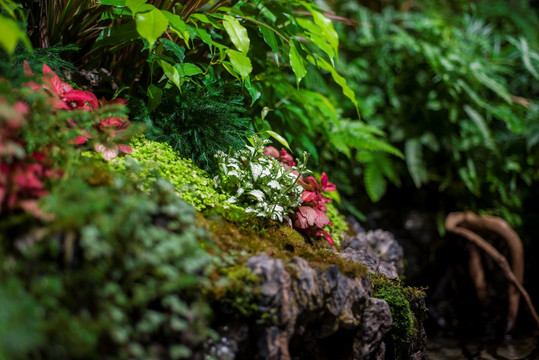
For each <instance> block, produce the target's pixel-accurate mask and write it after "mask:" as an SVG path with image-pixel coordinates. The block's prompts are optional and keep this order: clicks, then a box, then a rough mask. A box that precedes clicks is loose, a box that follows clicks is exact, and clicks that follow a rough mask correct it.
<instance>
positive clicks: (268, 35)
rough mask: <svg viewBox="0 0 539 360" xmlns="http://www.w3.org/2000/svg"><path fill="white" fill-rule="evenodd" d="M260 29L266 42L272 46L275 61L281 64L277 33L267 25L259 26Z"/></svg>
mask: <svg viewBox="0 0 539 360" xmlns="http://www.w3.org/2000/svg"><path fill="white" fill-rule="evenodd" d="M258 30H260V33H261V34H262V38H264V41H265V42H266V44H268V45H269V47H270V48H271V51H272V52H273V58H274V59H275V63H276V64H277V66H279V44H278V42H277V37H276V36H275V33H274V32H273V31H272V30H270V29H268V28H267V27H265V26H259V27H258Z"/></svg>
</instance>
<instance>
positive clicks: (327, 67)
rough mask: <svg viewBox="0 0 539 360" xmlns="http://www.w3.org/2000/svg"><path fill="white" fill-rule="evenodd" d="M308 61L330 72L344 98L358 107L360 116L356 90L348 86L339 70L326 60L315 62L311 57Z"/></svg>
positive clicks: (320, 59)
mask: <svg viewBox="0 0 539 360" xmlns="http://www.w3.org/2000/svg"><path fill="white" fill-rule="evenodd" d="M308 59H309V61H310V62H311V63H312V64H314V65H318V66H319V67H321V68H322V69H324V70H326V71H329V73H330V74H331V77H332V78H333V80H335V82H336V83H337V84H339V85H340V87H341V88H342V92H343V94H344V96H346V97H347V98H348V99H350V100H351V101H352V103H353V104H354V105H355V106H356V111H357V113H358V115H359V109H358V105H357V100H356V94H355V93H354V90H352V89H351V88H350V87H349V86H348V84H347V83H346V79H345V78H344V77H342V76H341V75H340V74H339V73H338V72H337V70H335V68H334V67H333V66H332V65H331V64H330V63H328V62H327V61H325V60H324V59H322V58H318V59H317V60H315V59H314V58H312V57H309V58H308Z"/></svg>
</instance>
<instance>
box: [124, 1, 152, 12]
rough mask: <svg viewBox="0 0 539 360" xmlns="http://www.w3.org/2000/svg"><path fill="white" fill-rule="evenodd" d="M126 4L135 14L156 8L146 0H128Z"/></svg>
mask: <svg viewBox="0 0 539 360" xmlns="http://www.w3.org/2000/svg"><path fill="white" fill-rule="evenodd" d="M125 6H127V7H128V8H129V10H131V12H132V13H133V14H137V13H139V12H143V11H151V10H153V9H155V7H154V6H153V5H150V4H146V0H126V1H125Z"/></svg>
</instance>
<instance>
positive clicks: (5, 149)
mask: <svg viewBox="0 0 539 360" xmlns="http://www.w3.org/2000/svg"><path fill="white" fill-rule="evenodd" d="M29 113H30V111H29V109H28V106H27V105H26V104H25V103H24V102H22V101H18V102H16V103H15V104H12V105H11V104H8V103H7V101H6V100H5V99H4V98H3V97H0V214H2V213H3V212H6V211H13V210H17V209H20V210H24V211H26V212H29V213H31V214H33V215H34V216H36V217H39V218H47V216H46V215H45V214H43V212H41V210H40V209H39V207H38V203H37V201H38V199H39V198H41V197H42V196H44V195H46V194H47V193H48V191H47V190H46V188H45V181H46V180H47V179H49V178H58V177H59V176H61V174H62V173H61V171H58V170H53V168H52V163H51V162H50V161H49V159H48V158H47V156H46V154H45V153H43V152H38V151H34V152H32V153H30V154H27V153H26V151H25V150H24V146H23V143H22V141H21V139H20V136H19V134H18V132H19V130H20V129H21V128H22V127H23V125H24V122H25V121H26V117H27V116H28V115H29Z"/></svg>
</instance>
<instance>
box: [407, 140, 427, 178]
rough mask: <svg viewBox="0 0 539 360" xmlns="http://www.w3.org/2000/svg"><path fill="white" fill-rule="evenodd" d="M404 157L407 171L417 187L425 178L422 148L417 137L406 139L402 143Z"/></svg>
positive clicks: (425, 171)
mask: <svg viewBox="0 0 539 360" xmlns="http://www.w3.org/2000/svg"><path fill="white" fill-rule="evenodd" d="M404 157H405V159H406V166H407V167H408V172H409V173H410V176H411V177H412V180H413V181H414V184H415V186H416V187H417V188H420V187H421V184H423V182H425V181H426V180H427V170H426V169H425V165H424V163H423V148H422V146H421V142H420V140H419V139H417V138H413V139H408V140H406V143H405V144H404Z"/></svg>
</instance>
